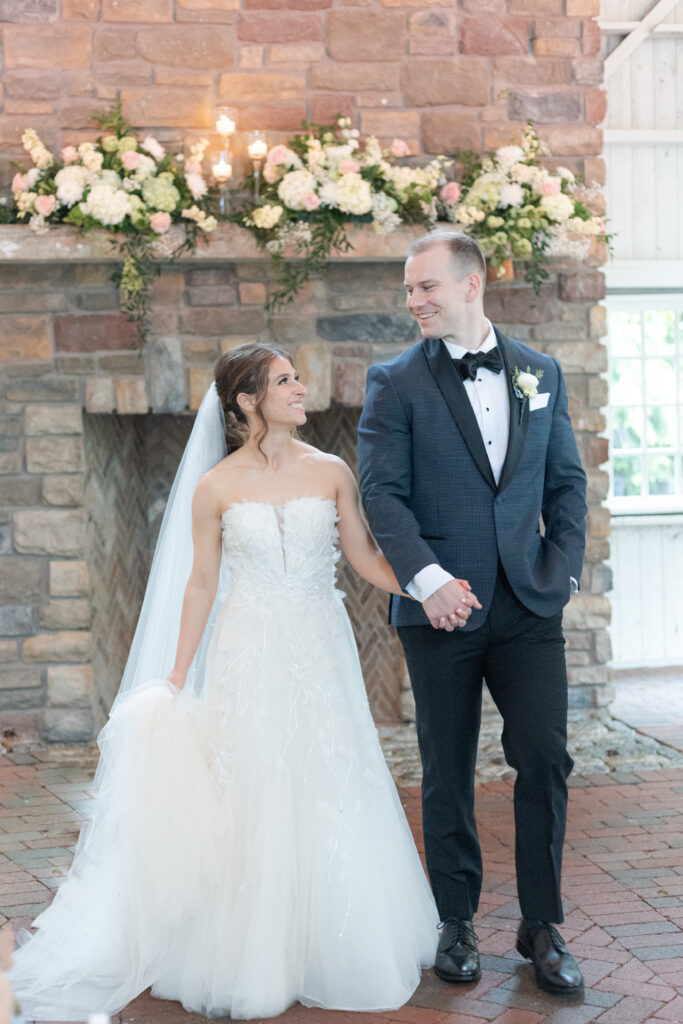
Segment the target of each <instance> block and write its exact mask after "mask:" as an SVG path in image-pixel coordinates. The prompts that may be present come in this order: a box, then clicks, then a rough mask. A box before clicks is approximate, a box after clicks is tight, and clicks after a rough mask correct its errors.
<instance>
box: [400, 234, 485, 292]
mask: <svg viewBox="0 0 683 1024" xmlns="http://www.w3.org/2000/svg"><path fill="white" fill-rule="evenodd" d="M436 245H445V246H446V248H447V249H448V251H449V252H450V255H451V259H452V261H453V263H454V265H455V272H456V277H457V279H458V281H462V279H463V277H465V275H466V274H479V276H480V277H481V281H482V286H483V285H485V284H486V258H485V256H484V253H483V252H482V251H481V248H480V247H479V245H478V244H477V242H475V240H474V239H473V238H470V236H469V235H466V234H464V232H462V231H446V230H444V229H440V230H439V231H430V233H429V234H428V235H423V236H422V238H418V239H417V241H416V242H413V244H412V245H411V246H410V248H409V249H408V256H407V258H408V259H410V257H411V256H417V254H418V253H421V252H426V251H427V249H433V248H434V246H436Z"/></svg>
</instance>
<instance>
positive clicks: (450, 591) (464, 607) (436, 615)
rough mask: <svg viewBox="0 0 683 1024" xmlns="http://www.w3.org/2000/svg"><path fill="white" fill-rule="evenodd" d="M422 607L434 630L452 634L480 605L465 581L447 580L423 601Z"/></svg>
mask: <svg viewBox="0 0 683 1024" xmlns="http://www.w3.org/2000/svg"><path fill="white" fill-rule="evenodd" d="M422 607H423V608H424V610H425V614H426V616H427V618H428V619H429V621H430V623H431V624H432V626H433V627H434V629H445V630H446V632H447V633H452V632H453V630H454V629H457V628H458V626H464V625H465V623H466V622H467V620H468V619H469V617H470V615H471V614H472V609H473V608H481V604H480V603H479V599H478V598H477V596H476V594H473V593H472V590H471V589H470V585H469V583H468V582H467V581H466V580H449V581H448V583H444V585H443V586H442V587H439V589H438V590H436V591H434V593H433V594H432V596H431V597H428V598H427V600H426V601H423V602H422Z"/></svg>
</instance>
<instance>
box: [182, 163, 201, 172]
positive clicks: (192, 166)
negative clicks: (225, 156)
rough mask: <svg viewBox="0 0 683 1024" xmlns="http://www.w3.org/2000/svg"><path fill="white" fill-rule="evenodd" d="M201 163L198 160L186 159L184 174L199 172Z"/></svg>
mask: <svg viewBox="0 0 683 1024" xmlns="http://www.w3.org/2000/svg"><path fill="white" fill-rule="evenodd" d="M201 173H202V165H201V164H200V163H199V161H198V160H188V161H187V163H186V164H185V174H201Z"/></svg>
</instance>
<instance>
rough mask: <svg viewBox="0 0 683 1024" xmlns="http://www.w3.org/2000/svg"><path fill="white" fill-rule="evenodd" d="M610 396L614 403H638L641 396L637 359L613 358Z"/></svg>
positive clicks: (640, 400) (641, 399)
mask: <svg viewBox="0 0 683 1024" xmlns="http://www.w3.org/2000/svg"><path fill="white" fill-rule="evenodd" d="M610 398H611V400H612V402H614V404H615V405H640V404H641V402H642V401H643V398H642V384H641V370H640V360H639V359H615V360H614V361H613V362H612V388H611V394H610Z"/></svg>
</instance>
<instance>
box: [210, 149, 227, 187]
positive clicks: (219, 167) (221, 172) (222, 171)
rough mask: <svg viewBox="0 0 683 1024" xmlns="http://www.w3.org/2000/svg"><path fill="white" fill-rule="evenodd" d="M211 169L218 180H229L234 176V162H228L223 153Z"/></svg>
mask: <svg viewBox="0 0 683 1024" xmlns="http://www.w3.org/2000/svg"><path fill="white" fill-rule="evenodd" d="M211 170H212V171H213V176H214V178H215V179H216V181H227V180H228V178H231V177H232V164H231V163H228V161H227V160H226V159H225V157H224V156H223V155H222V154H221V156H220V157H219V158H218V161H217V162H216V163H215V164H214V165H213V167H212V168H211Z"/></svg>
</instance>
